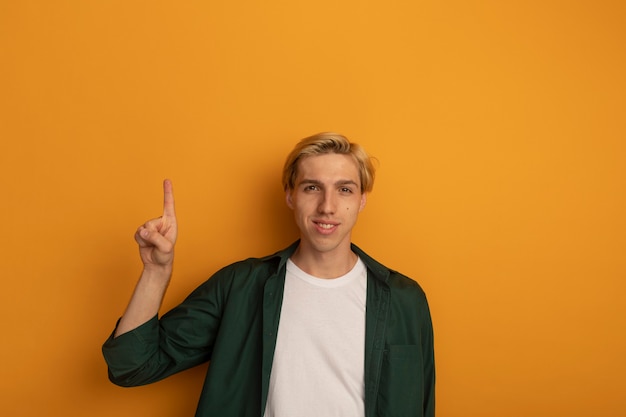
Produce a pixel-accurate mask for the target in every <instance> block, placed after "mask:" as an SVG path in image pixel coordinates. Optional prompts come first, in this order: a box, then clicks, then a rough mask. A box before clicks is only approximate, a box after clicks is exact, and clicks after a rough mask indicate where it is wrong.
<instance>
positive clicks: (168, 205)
mask: <svg viewBox="0 0 626 417" xmlns="http://www.w3.org/2000/svg"><path fill="white" fill-rule="evenodd" d="M163 217H174V218H175V217H176V211H175V210H174V187H173V186H172V181H171V180H165V181H163Z"/></svg>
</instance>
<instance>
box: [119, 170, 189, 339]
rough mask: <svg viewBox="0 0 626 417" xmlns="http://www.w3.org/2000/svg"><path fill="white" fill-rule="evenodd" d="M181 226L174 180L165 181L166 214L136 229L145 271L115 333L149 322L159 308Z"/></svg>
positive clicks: (168, 277) (164, 200)
mask: <svg viewBox="0 0 626 417" xmlns="http://www.w3.org/2000/svg"><path fill="white" fill-rule="evenodd" d="M177 234H178V227H177V225H176V213H175V211H174V193H173V191H172V182H171V181H170V180H165V181H163V216H161V217H159V218H158V219H152V220H150V221H148V222H146V223H145V224H144V225H143V226H140V227H139V228H138V229H137V233H135V240H136V241H137V243H138V244H139V253H140V255H141V261H142V262H143V271H142V273H141V277H140V278H139V281H138V282H137V286H136V287H135V291H134V292H133V296H132V297H131V299H130V302H129V303H128V307H126V311H125V312H124V315H123V316H122V318H121V319H120V322H119V324H118V326H117V328H116V329H115V337H118V336H119V335H121V334H124V333H126V332H128V331H130V330H133V329H135V328H137V327H138V326H140V325H141V324H143V323H145V322H147V321H148V320H150V319H151V318H152V317H154V316H155V315H156V314H157V313H158V312H159V308H160V306H161V303H162V302H163V297H164V296H165V291H166V290H167V286H168V284H169V282H170V277H171V274H172V264H173V263H174V245H175V244H176V235H177Z"/></svg>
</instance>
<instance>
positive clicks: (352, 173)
mask: <svg viewBox="0 0 626 417" xmlns="http://www.w3.org/2000/svg"><path fill="white" fill-rule="evenodd" d="M297 173H298V175H297V179H298V182H301V181H302V180H303V179H307V180H315V181H322V180H332V181H333V182H335V181H344V182H349V181H351V182H354V183H356V184H360V176H359V168H358V165H357V163H356V161H355V160H354V158H352V156H351V155H344V154H336V153H330V154H322V155H311V156H306V157H303V158H301V159H300V160H299V161H298V165H297Z"/></svg>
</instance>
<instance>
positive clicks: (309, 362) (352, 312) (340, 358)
mask: <svg viewBox="0 0 626 417" xmlns="http://www.w3.org/2000/svg"><path fill="white" fill-rule="evenodd" d="M366 293H367V270H366V268H365V265H364V264H363V262H362V261H361V260H360V259H359V260H358V261H357V263H356V265H355V266H354V268H353V269H352V270H351V271H350V272H348V273H347V274H346V275H344V276H342V277H339V278H334V279H321V278H316V277H314V276H312V275H309V274H307V273H306V272H304V271H302V270H301V269H300V268H298V267H297V266H296V265H295V264H294V263H293V262H292V261H291V260H289V261H288V263H287V275H286V277H285V293H284V298H283V305H282V310H281V314H280V322H279V326H278V335H277V339H276V351H275V353H274V362H273V365H272V373H271V377H270V387H269V395H268V398H267V407H266V409H265V417H293V416H297V417H308V416H310V417H320V416H323V417H334V416H337V417H339V416H341V417H348V416H354V417H357V416H359V417H362V416H364V415H365V407H364V361H365V299H366Z"/></svg>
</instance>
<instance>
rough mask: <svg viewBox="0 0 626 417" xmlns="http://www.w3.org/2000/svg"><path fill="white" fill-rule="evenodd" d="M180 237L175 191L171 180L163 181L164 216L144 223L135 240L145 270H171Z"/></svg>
mask: <svg viewBox="0 0 626 417" xmlns="http://www.w3.org/2000/svg"><path fill="white" fill-rule="evenodd" d="M177 235H178V226H177V224H176V211H175V209H174V191H173V187H172V182H171V181H170V180H165V181H163V215H162V216H161V217H159V218H156V219H152V220H149V221H147V222H146V223H144V224H143V225H142V226H140V227H139V228H138V229H137V232H136V233H135V240H136V241H137V243H138V244H139V254H140V256H141V261H142V262H143V264H144V268H146V269H151V268H154V267H157V268H158V267H160V268H163V267H165V268H171V266H172V263H173V262H174V245H175V244H176V236H177Z"/></svg>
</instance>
